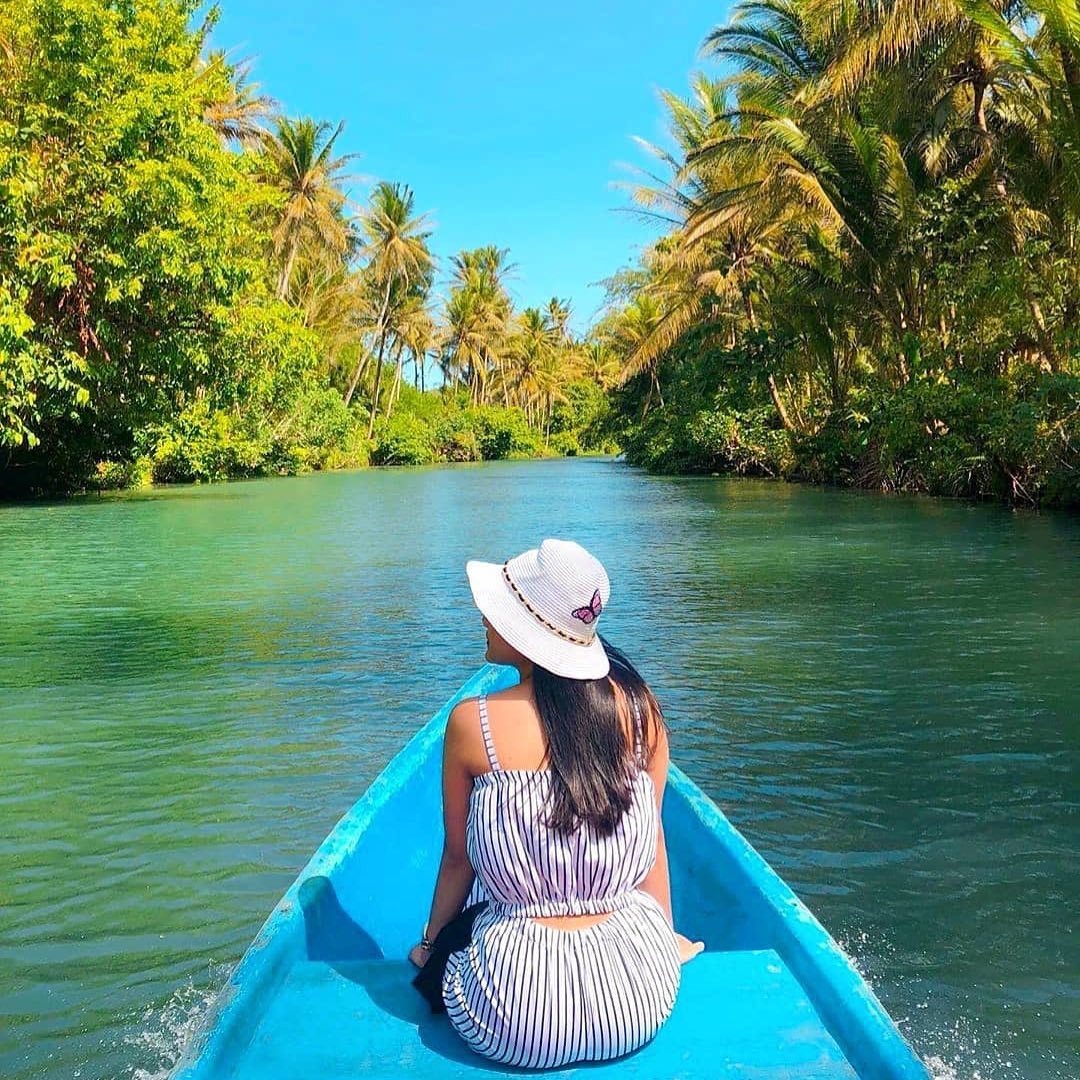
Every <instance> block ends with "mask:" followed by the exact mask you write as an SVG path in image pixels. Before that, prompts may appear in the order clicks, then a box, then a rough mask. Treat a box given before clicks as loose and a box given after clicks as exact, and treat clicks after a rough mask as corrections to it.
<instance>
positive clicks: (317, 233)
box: [262, 116, 356, 299]
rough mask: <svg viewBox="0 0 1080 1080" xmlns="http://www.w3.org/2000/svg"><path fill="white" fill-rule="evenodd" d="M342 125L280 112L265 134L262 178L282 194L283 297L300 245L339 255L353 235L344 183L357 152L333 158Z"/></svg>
mask: <svg viewBox="0 0 1080 1080" xmlns="http://www.w3.org/2000/svg"><path fill="white" fill-rule="evenodd" d="M344 128H345V124H344V122H342V123H339V124H338V125H337V127H336V128H334V127H332V126H331V125H330V124H329V123H327V122H326V121H323V120H318V121H317V120H312V119H310V118H308V117H304V118H302V119H299V120H290V119H289V118H288V117H287V116H279V117H278V118H277V119H276V121H275V124H274V129H273V130H272V131H270V132H267V133H266V134H265V136H264V138H263V151H264V153H263V161H262V174H263V178H264V180H265V182H266V183H268V184H269V185H270V186H271V187H273V188H275V189H277V190H278V191H280V192H281V194H282V202H281V205H280V208H279V209H278V212H277V213H278V216H277V221H276V223H275V225H274V228H273V232H272V239H273V248H274V255H275V257H276V259H277V261H278V264H279V267H280V269H279V273H278V280H277V295H278V297H279V298H280V299H285V298H286V297H287V296H288V293H289V285H290V283H291V281H292V274H293V268H294V267H295V265H296V260H297V257H298V256H299V254H300V251H301V248H302V247H304V246H305V245H308V246H310V247H312V248H315V249H320V250H323V251H326V252H329V253H331V254H333V255H337V256H344V255H345V253H346V252H347V250H348V248H349V245H350V242H351V239H352V236H351V231H350V223H349V221H348V219H347V218H346V216H345V207H346V197H345V193H344V191H343V190H342V185H343V184H345V183H346V182H347V181H348V179H349V177H348V175H347V174H346V173H345V168H346V166H347V165H348V163H349V161H351V160H352V159H353V158H354V157H355V156H356V155H355V154H343V155H340V156H338V157H335V156H334V145H335V143H336V142H337V140H338V138H339V137H340V135H341V133H342V131H343V130H344Z"/></svg>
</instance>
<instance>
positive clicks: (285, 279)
mask: <svg viewBox="0 0 1080 1080" xmlns="http://www.w3.org/2000/svg"><path fill="white" fill-rule="evenodd" d="M299 248H300V245H299V244H296V243H294V244H293V245H292V247H291V248H290V249H289V254H288V255H287V256H286V258H285V265H284V266H283V267H282V268H281V275H280V277H278V287H277V298H278V299H279V300H284V299H286V297H288V295H289V282H290V281H291V280H292V272H293V266H294V265H295V264H296V253H297V251H298V250H299Z"/></svg>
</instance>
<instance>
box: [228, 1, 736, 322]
mask: <svg viewBox="0 0 1080 1080" xmlns="http://www.w3.org/2000/svg"><path fill="white" fill-rule="evenodd" d="M221 7H222V17H221V20H220V22H219V24H218V28H217V30H216V32H215V34H214V44H215V45H217V46H221V47H225V48H230V49H234V50H235V52H234V55H236V56H245V55H250V56H254V57H255V58H256V63H255V70H254V77H255V79H256V80H257V81H258V82H259V83H260V84H261V85H262V89H263V91H264V92H265V93H268V94H270V95H271V96H272V97H273V98H275V99H276V100H277V101H278V102H280V104H281V105H282V107H283V108H284V109H285V111H286V112H288V113H289V114H290V115H294V116H295V115H311V116H315V117H319V118H325V119H328V120H333V121H337V120H339V119H343V120H345V122H346V129H345V133H344V135H343V136H342V138H341V140H340V143H339V145H340V146H341V147H342V149H343V150H345V151H350V152H356V153H358V154H360V155H361V156H360V158H359V160H358V161H357V162H355V165H354V168H355V171H356V172H357V173H360V174H363V176H364V177H367V178H373V179H386V180H401V181H404V182H406V183H408V184H410V185H411V186H412V188H413V190H414V191H415V193H416V201H417V206H418V207H419V208H420V209H422V210H426V211H430V212H431V220H432V222H433V224H434V226H435V235H434V238H433V247H434V250H435V252H436V254H437V255H438V256H439V258H440V261H441V263H442V264H443V265H445V263H446V261H447V259H448V257H449V256H450V255H452V254H453V253H454V252H456V251H459V250H461V249H462V248H466V247H478V246H480V245H481V244H488V243H493V244H497V245H498V246H499V247H507V248H509V249H510V252H511V260H512V261H513V262H514V263H515V264H516V266H517V272H516V274H515V277H514V280H513V281H512V282H511V291H512V293H513V294H514V298H515V300H516V301H517V302H518V303H519V304H520V305H525V304H542V303H544V302H545V301H546V300H547V299H548V298H549V297H551V296H553V295H557V296H560V297H563V298H566V299H569V300H570V301H571V303H572V304H573V309H574V323H575V326H576V327H577V328H578V329H579V330H581V329H584V328H585V327H586V326H587V325H588V323H589V321H590V320H591V319H592V317H593V316H594V314H595V313H596V311H597V309H598V308H599V306H600V304H601V301H602V299H603V293H602V290H601V289H599V288H598V287H595V286H594V285H592V284H591V283H593V282H596V281H598V280H600V279H601V278H604V277H607V276H608V275H610V274H611V273H612V272H613V271H615V270H616V269H618V268H619V267H620V266H623V265H626V264H627V263H629V262H631V261H632V260H633V259H634V258H635V254H636V252H637V250H639V249H640V247H641V245H642V244H643V243H647V242H648V241H649V239H650V238H651V237H652V236H654V235H655V231H656V230H655V228H652V227H650V226H649V225H648V224H646V223H643V222H641V221H640V220H638V219H637V218H635V217H634V216H633V215H630V214H626V213H622V212H617V211H616V208H617V207H625V206H627V205H629V199H628V196H627V195H626V194H625V193H624V192H622V191H619V190H617V189H616V188H614V187H613V186H612V185H613V183H614V182H616V181H618V180H625V179H627V178H628V175H629V174H628V173H627V172H626V170H624V169H621V168H620V167H619V163H620V162H635V163H637V164H645V163H646V162H647V159H646V157H645V156H644V155H643V154H642V152H641V151H640V150H638V148H637V147H635V145H634V144H633V142H632V141H631V136H632V135H641V136H643V137H645V138H647V139H649V140H651V141H658V140H661V139H662V137H663V111H662V109H661V106H660V104H659V102H658V100H657V97H656V90H657V88H658V87H666V88H670V89H673V90H677V91H678V92H679V93H685V92H686V90H687V86H688V78H689V75H690V72H691V71H693V70H696V69H698V68H700V67H701V66H702V64H701V62H700V61H699V60H698V59H697V51H698V48H699V46H700V44H701V41H702V40H703V38H704V37H705V34H706V33H707V32H708V31H709V30H710V29H711V28H712V27H713V26H714V25H716V24H717V23H719V22H721V21H723V19H724V16H725V12H726V11H727V10H728V8H727V5H724V4H717V3H709V4H706V3H703V2H701V0H677V2H675V3H673V4H671V5H665V4H660V3H656V2H644V0H628V2H623V3H615V2H610V3H603V2H600V0H579V2H577V3H562V2H557V3H555V2H553V3H524V2H518V0H504V2H502V3H498V2H492V0H478V2H473V3H460V4H446V3H444V4H437V3H419V2H416V0H397V2H395V0H389V2H384V3H371V2H368V0H363V2H354V3H343V2H342V3H339V2H336V0H333V2H325V3H312V4H305V3H300V4H297V3H296V2H295V0H294V2H292V3H278V2H273V0H261V2H257V0H222V3H221ZM369 186H370V183H365V182H364V181H363V180H359V181H357V182H356V184H355V186H354V189H353V197H354V198H356V199H357V200H360V201H362V200H363V198H364V196H365V193H366V190H367V188H368V187H369Z"/></svg>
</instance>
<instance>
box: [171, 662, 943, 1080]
mask: <svg viewBox="0 0 1080 1080" xmlns="http://www.w3.org/2000/svg"><path fill="white" fill-rule="evenodd" d="M516 677H517V673H516V672H515V671H513V670H512V669H507V668H499V667H493V666H490V665H489V666H487V667H485V668H483V669H481V670H480V671H479V672H478V673H477V674H476V675H475V676H474V677H473V678H471V679H470V680H469V681H468V682H467V683H465V685H464V686H462V687H461V689H460V690H459V691H458V693H457V694H455V695H454V697H453V698H451V700H450V701H448V702H447V704H446V705H445V706H444V708H443V709H442V710H441V711H440V712H439V713H438V714H437V715H436V716H435V717H433V718H432V720H431V721H430V722H429V723H428V724H426V725H425V726H424V727H423V728H422V729H421V730H420V731H419V732H418V733H417V734H416V735H415V736H414V737H413V739H412V740H411V741H410V742H409V743H408V745H407V746H406V747H405V748H404V749H403V750H402V751H401V752H400V753H399V754H398V755H397V756H396V757H395V758H394V759H393V760H392V761H391V762H390V764H389V765H388V766H387V767H386V768H385V769H384V770H383V772H382V773H380V775H379V776H378V777H377V778H376V780H375V781H374V782H373V783H372V785H371V787H370V788H369V789H368V791H367V792H366V793H365V795H364V796H363V797H362V798H361V799H360V800H359V802H357V804H356V805H355V806H354V807H353V808H352V810H351V811H350V812H349V813H348V814H346V816H345V817H344V818H343V819H342V820H341V822H340V823H339V824H338V825H337V827H336V828H335V829H334V830H333V832H332V833H331V834H330V835H329V836H328V837H327V839H326V840H325V841H324V843H323V844H322V845H321V846H320V848H319V849H318V851H317V852H316V853H315V855H314V857H313V858H312V859H311V861H310V862H309V863H308V865H307V867H305V869H304V870H303V871H302V873H301V874H300V876H299V877H298V878H297V880H296V881H295V882H294V883H293V885H292V886H291V887H290V888H289V890H288V892H286V894H285V896H284V897H282V899H281V901H280V902H279V903H278V905H277V907H276V908H275V909H274V911H273V912H272V913H271V915H270V917H269V918H268V919H267V921H266V923H265V924H264V926H263V927H262V929H261V930H260V932H259V934H258V936H257V937H256V939H255V941H254V942H253V944H252V945H251V947H250V948H249V950H248V951H247V953H246V954H245V955H244V957H243V958H242V960H241V961H240V963H239V964H238V966H237V967H236V969H235V971H234V972H233V974H232V975H231V976H230V978H229V980H228V982H227V984H226V986H225V987H224V988H223V990H222V991H221V993H220V995H219V997H218V999H217V1001H216V1003H215V1005H214V1006H213V1008H212V1010H211V1012H210V1014H209V1015H208V1017H207V1018H206V1020H205V1022H204V1023H203V1025H202V1027H201V1029H200V1031H199V1032H198V1033H197V1034H196V1036H195V1037H194V1038H193V1040H192V1042H191V1043H190V1044H189V1046H188V1048H187V1050H186V1052H185V1054H184V1057H183V1058H182V1059H181V1061H180V1063H179V1064H178V1066H177V1068H176V1070H174V1073H173V1077H174V1080H225V1078H231V1080H248V1078H249V1077H250V1078H252V1080H253V1078H254V1077H259V1078H260V1080H276V1078H277V1077H279V1076H280V1077H287V1076H293V1077H308V1076H316V1075H318V1076H336V1075H341V1076H356V1075H404V1074H408V1073H419V1074H422V1075H424V1076H429V1075H430V1076H435V1075H439V1076H444V1075H445V1076H473V1075H476V1076H480V1075H486V1076H489V1077H490V1076H491V1075H492V1072H493V1071H495V1072H498V1070H493V1067H492V1066H491V1065H490V1064H489V1063H487V1062H485V1061H483V1060H482V1059H480V1058H478V1057H475V1056H474V1055H472V1054H471V1053H470V1052H469V1051H468V1050H466V1049H465V1048H464V1046H463V1044H460V1043H459V1041H458V1040H457V1039H456V1036H455V1035H454V1034H453V1032H452V1030H451V1029H450V1028H449V1025H448V1023H447V1021H446V1020H445V1018H444V1017H431V1016H429V1015H427V1013H426V1006H425V1005H423V1003H422V1001H421V999H420V998H419V995H417V994H416V992H415V991H414V990H413V989H412V988H411V986H409V985H408V977H409V969H408V966H407V963H406V962H405V961H404V957H405V956H406V955H407V952H408V949H409V948H410V947H411V946H412V945H413V944H415V941H416V937H417V928H418V927H420V926H422V925H423V922H424V919H425V917H426V915H427V906H428V904H429V903H430V898H431V892H432V888H433V886H434V881H435V874H436V871H437V867H438V863H439V857H440V854H441V847H442V830H441V825H440V813H441V809H440V798H441V796H440V790H441V787H440V768H441V752H440V750H441V742H442V734H443V730H444V727H445V724H446V720H447V717H448V716H449V713H450V710H451V708H452V707H453V706H454V705H455V704H456V703H457V701H459V700H460V699H462V698H465V697H471V696H475V695H477V694H481V693H486V692H491V691H494V690H497V689H500V688H502V687H505V686H508V685H511V684H512V683H513V682H514V681H515V680H516ZM663 818H664V828H665V835H666V838H667V845H668V857H669V864H670V870H671V884H672V896H673V904H674V916H675V923H676V926H677V927H678V929H680V930H681V931H682V932H683V933H685V934H687V936H689V937H691V938H695V939H701V940H703V941H704V942H705V943H706V948H707V952H706V953H705V954H703V955H702V956H701V957H698V958H697V959H695V960H693V961H691V963H690V964H688V965H687V966H686V967H685V968H684V978H683V986H682V988H681V989H680V993H679V1000H678V1002H677V1003H676V1007H675V1013H674V1014H673V1016H672V1019H671V1021H669V1022H668V1024H667V1025H665V1028H664V1029H662V1031H661V1034H660V1035H659V1036H658V1037H657V1039H656V1040H654V1042H653V1043H652V1044H650V1045H649V1046H648V1047H646V1048H644V1049H643V1050H641V1051H639V1052H638V1053H636V1054H633V1055H630V1056H628V1057H627V1058H624V1059H621V1060H619V1061H615V1062H610V1063H606V1064H604V1065H602V1066H599V1068H600V1069H601V1070H602V1071H607V1070H610V1071H612V1072H613V1073H617V1074H618V1075H620V1076H659V1075H663V1076H665V1077H672V1078H674V1077H686V1078H688V1080H689V1078H690V1077H694V1076H699V1075H700V1076H710V1077H716V1076H724V1075H730V1076H733V1077H734V1076H741V1077H746V1076H754V1077H760V1078H762V1080H765V1078H775V1080H780V1078H783V1080H811V1078H814V1077H820V1078H822V1080H824V1078H826V1077H830V1078H831V1077H860V1078H863V1080H926V1077H927V1076H928V1074H927V1072H926V1069H925V1067H924V1066H923V1065H922V1063H921V1062H920V1061H919V1059H918V1058H917V1057H916V1056H915V1054H914V1053H913V1052H912V1050H911V1049H910V1047H908V1045H907V1044H906V1043H905V1041H904V1039H903V1037H902V1036H901V1035H900V1033H899V1031H898V1030H897V1028H896V1026H895V1025H894V1024H893V1022H892V1021H891V1020H890V1018H889V1016H888V1015H887V1013H886V1012H885V1010H884V1009H883V1008H882V1006H881V1004H880V1003H879V1002H878V1000H877V999H876V997H875V996H874V994H873V993H872V991H871V990H870V988H869V987H868V986H867V984H866V983H865V981H864V980H863V979H862V977H861V976H860V975H859V973H858V972H857V971H856V970H855V968H854V966H853V965H852V963H851V962H850V960H849V959H848V958H847V957H846V956H845V954H844V953H843V951H842V950H841V949H840V948H839V946H838V945H837V944H836V943H835V942H834V941H833V939H832V938H831V937H830V936H829V935H828V934H827V933H826V931H825V930H824V929H823V928H822V926H821V925H820V924H819V923H818V922H817V920H816V919H815V918H814V917H813V916H812V915H811V914H810V912H809V911H808V910H807V909H806V907H805V906H804V905H803V904H802V903H801V902H800V901H799V900H798V899H797V898H796V897H795V895H794V894H793V893H792V892H791V890H790V889H789V888H788V887H787V885H786V884H785V883H784V882H783V881H782V880H781V878H780V877H779V876H778V875H777V874H776V873H775V872H774V871H773V870H772V869H771V868H770V867H769V866H768V864H767V863H766V862H765V861H764V859H762V858H761V856H760V855H759V854H758V853H757V852H756V851H755V850H754V849H753V847H751V845H750V844H749V843H747V841H746V840H745V839H744V838H743V837H742V835H741V834H740V833H739V832H738V831H737V830H736V829H735V828H734V826H732V825H731V823H730V822H729V821H728V820H727V818H726V817H725V816H724V815H723V814H722V813H721V811H720V810H719V809H718V808H717V807H716V805H715V804H714V803H712V802H711V801H710V800H709V799H708V798H707V797H706V796H705V795H704V793H702V792H701V791H700V789H698V788H697V787H696V785H694V784H693V782H692V781H690V780H689V779H688V778H687V777H686V776H685V775H684V774H683V773H682V772H681V771H680V770H679V769H678V768H675V767H672V769H671V774H670V778H669V784H668V789H667V793H666V796H665V800H664V813H663ZM586 1067H588V1068H589V1069H590V1071H595V1070H596V1069H597V1068H598V1066H595V1065H594V1066H586ZM507 1071H508V1072H510V1073H512V1072H514V1070H507ZM578 1071H580V1067H579V1068H577V1069H575V1068H568V1069H564V1070H560V1071H559V1074H560V1075H569V1074H571V1073H575V1072H578Z"/></svg>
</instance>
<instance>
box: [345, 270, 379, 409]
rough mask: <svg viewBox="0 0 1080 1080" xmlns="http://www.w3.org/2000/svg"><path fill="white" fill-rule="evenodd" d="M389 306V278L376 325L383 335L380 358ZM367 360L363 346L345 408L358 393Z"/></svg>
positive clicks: (347, 394) (350, 384)
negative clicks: (358, 385) (357, 385)
mask: <svg viewBox="0 0 1080 1080" xmlns="http://www.w3.org/2000/svg"><path fill="white" fill-rule="evenodd" d="M389 306H390V279H389V278H387V279H386V293H385V295H384V296H383V303H382V311H380V312H379V321H378V323H377V324H376V325H377V326H378V327H379V334H380V335H381V340H380V344H379V356H380V357H382V349H383V345H384V344H385V342H386V325H385V323H386V309H387V308H388V307H389ZM367 359H368V358H367V357H366V356H365V355H364V349H363V346H361V348H360V356H359V358H358V359H357V361H356V371H355V373H354V374H353V377H352V382H351V383H349V390H348V393H346V395H345V406H346V408H347V407H348V405H349V402H350V401H352V396H353V394H354V393H355V392H356V384H357V383H358V382H359V381H360V376H361V374H362V373H363V372H364V370H365V369H366V368H367Z"/></svg>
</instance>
